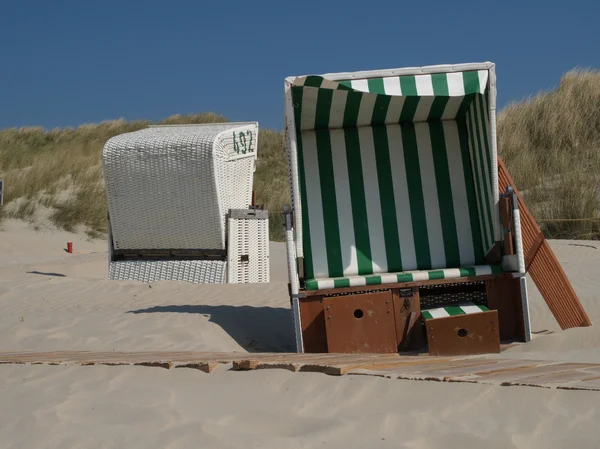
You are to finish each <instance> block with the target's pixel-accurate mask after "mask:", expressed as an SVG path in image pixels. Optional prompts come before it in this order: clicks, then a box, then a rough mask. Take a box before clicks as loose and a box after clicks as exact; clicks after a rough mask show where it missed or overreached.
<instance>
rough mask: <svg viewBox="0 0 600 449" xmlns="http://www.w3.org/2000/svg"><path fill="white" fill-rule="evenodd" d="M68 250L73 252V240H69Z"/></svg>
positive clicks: (70, 252)
mask: <svg viewBox="0 0 600 449" xmlns="http://www.w3.org/2000/svg"><path fill="white" fill-rule="evenodd" d="M67 252H68V253H69V254H73V242H67Z"/></svg>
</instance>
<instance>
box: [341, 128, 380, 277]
mask: <svg viewBox="0 0 600 449" xmlns="http://www.w3.org/2000/svg"><path fill="white" fill-rule="evenodd" d="M344 137H345V142H346V161H347V163H348V179H350V180H352V182H350V183H349V184H350V201H351V203H352V222H353V224H354V244H355V246H356V261H357V264H358V274H372V273H373V264H372V262H371V240H370V238H369V218H368V216H367V200H366V198H365V183H364V178H363V171H362V160H361V157H360V141H359V138H358V129H357V128H345V129H344Z"/></svg>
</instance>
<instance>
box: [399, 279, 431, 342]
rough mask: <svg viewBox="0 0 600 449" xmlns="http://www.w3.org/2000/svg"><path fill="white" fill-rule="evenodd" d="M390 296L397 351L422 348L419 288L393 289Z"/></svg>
mask: <svg viewBox="0 0 600 449" xmlns="http://www.w3.org/2000/svg"><path fill="white" fill-rule="evenodd" d="M392 294H393V298H394V316H395V321H396V340H397V341H398V351H408V350H411V349H419V348H422V347H424V346H425V336H424V329H423V321H422V318H421V305H420V299H419V288H418V287H412V288H410V287H409V288H402V289H394V290H392Z"/></svg>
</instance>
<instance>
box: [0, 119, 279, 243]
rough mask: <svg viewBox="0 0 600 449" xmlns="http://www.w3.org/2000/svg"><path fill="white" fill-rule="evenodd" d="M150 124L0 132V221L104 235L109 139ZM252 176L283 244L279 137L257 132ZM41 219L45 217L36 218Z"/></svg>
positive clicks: (174, 121) (117, 122) (177, 121)
mask: <svg viewBox="0 0 600 449" xmlns="http://www.w3.org/2000/svg"><path fill="white" fill-rule="evenodd" d="M226 121H227V119H226V118H225V117H223V116H220V115H217V114H212V113H206V114H197V115H187V116H180V115H175V116H172V117H169V118H167V119H165V120H162V121H160V122H158V124H184V123H186V124H187V123H196V124H199V123H219V122H226ZM150 124H152V123H151V122H149V121H141V120H140V121H132V122H126V121H124V120H114V121H107V122H103V123H100V124H97V125H83V126H80V127H78V128H75V129H70V128H67V129H55V130H51V131H46V130H44V129H42V128H21V129H6V130H3V131H0V176H2V177H3V178H4V180H5V195H4V204H5V207H4V208H0V218H3V217H4V218H17V219H21V220H28V221H30V222H32V223H38V222H39V221H43V220H44V219H47V220H49V221H50V222H51V223H53V224H54V225H56V226H57V227H59V228H63V229H66V230H68V231H73V230H75V229H76V228H77V227H79V226H81V227H83V229H84V230H85V231H86V232H87V233H88V234H89V235H90V236H93V237H97V236H100V235H102V234H105V233H106V230H107V221H106V216H107V213H106V210H107V209H106V197H105V193H104V180H103V176H102V164H101V153H102V148H103V146H104V144H105V143H106V141H107V140H108V139H110V138H111V137H113V136H116V135H119V134H123V133H126V132H131V131H136V130H139V129H143V128H146V127H147V126H148V125H150ZM258 154H259V160H258V163H257V171H256V187H255V188H256V190H257V200H258V201H259V202H260V203H261V204H264V205H265V207H266V208H267V209H269V210H270V211H271V220H270V222H271V229H272V235H273V237H274V238H277V239H280V240H281V239H283V228H282V226H283V216H282V214H281V213H278V211H282V210H283V204H284V203H285V202H289V200H288V198H289V189H288V186H287V166H286V162H285V155H284V150H283V137H282V135H281V133H278V132H275V131H270V130H264V129H261V130H260V136H259V148H258ZM40 214H42V215H43V216H42V217H40Z"/></svg>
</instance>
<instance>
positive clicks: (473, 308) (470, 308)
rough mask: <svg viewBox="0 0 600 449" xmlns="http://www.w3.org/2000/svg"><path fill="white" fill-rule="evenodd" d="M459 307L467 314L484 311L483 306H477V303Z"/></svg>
mask: <svg viewBox="0 0 600 449" xmlns="http://www.w3.org/2000/svg"><path fill="white" fill-rule="evenodd" d="M459 307H460V308H461V309H462V311H463V312H465V313H466V314H467V315H469V314H471V313H480V312H482V310H481V308H480V307H479V306H475V305H464V306H463V305H460V306H459Z"/></svg>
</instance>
